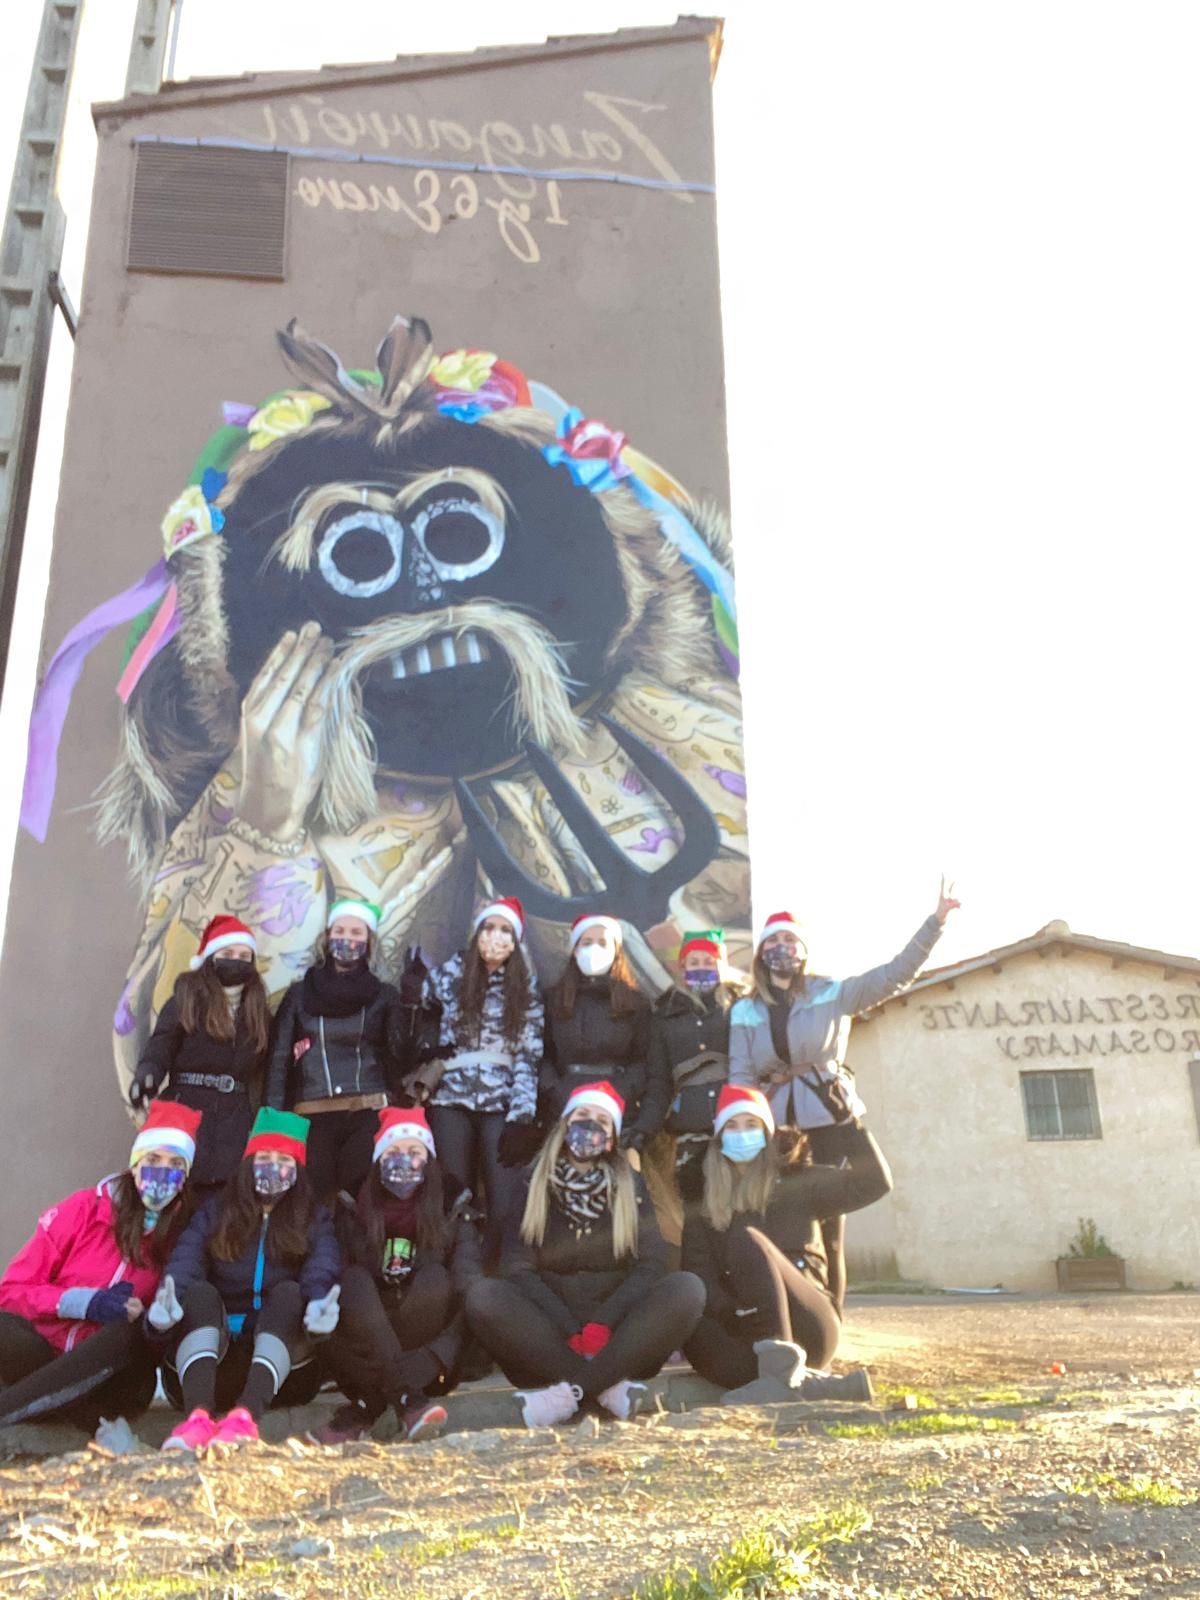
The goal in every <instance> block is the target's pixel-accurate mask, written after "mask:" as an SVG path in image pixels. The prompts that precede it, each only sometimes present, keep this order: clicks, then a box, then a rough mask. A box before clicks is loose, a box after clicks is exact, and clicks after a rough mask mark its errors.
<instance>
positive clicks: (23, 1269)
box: [0, 1100, 200, 1431]
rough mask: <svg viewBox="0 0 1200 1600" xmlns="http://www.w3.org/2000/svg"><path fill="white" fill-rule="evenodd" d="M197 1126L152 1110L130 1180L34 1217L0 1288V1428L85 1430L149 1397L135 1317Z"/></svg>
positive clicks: (160, 1104)
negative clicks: (73, 1426) (49, 1420)
mask: <svg viewBox="0 0 1200 1600" xmlns="http://www.w3.org/2000/svg"><path fill="white" fill-rule="evenodd" d="M199 1126H200V1112H199V1111H193V1110H190V1109H189V1108H188V1107H187V1106H180V1105H175V1104H174V1103H173V1102H171V1101H169V1100H156V1101H155V1102H154V1104H153V1105H152V1106H151V1107H150V1113H149V1115H148V1116H147V1118H146V1121H145V1124H144V1126H143V1128H142V1130H141V1132H140V1133H139V1134H138V1136H137V1138H136V1139H134V1141H133V1150H132V1152H131V1154H130V1158H129V1168H128V1170H127V1171H125V1172H122V1173H120V1174H119V1175H118V1176H117V1177H113V1178H105V1179H104V1180H103V1181H102V1182H100V1183H98V1184H97V1185H96V1187H95V1188H94V1189H80V1190H79V1191H78V1193H76V1194H73V1195H70V1196H69V1197H68V1198H67V1199H66V1200H63V1201H62V1202H61V1203H60V1204H59V1205H56V1206H51V1207H50V1209H49V1210H48V1211H46V1212H44V1213H43V1215H42V1216H41V1217H40V1218H39V1219H38V1226H37V1232H36V1233H35V1234H34V1236H33V1238H32V1239H30V1241H29V1243H28V1244H27V1245H25V1246H24V1248H23V1249H22V1250H20V1251H18V1253H17V1255H16V1256H15V1257H14V1258H13V1260H12V1262H11V1263H10V1264H9V1266H8V1269H7V1270H6V1272H5V1274H4V1277H3V1280H0V1381H2V1382H3V1384H4V1387H3V1389H0V1426H4V1425H7V1424H9V1423H14V1422H28V1421H32V1420H38V1421H40V1420H42V1419H43V1418H45V1417H49V1416H53V1415H55V1414H56V1413H58V1414H61V1415H62V1416H63V1417H65V1418H66V1419H67V1420H69V1421H73V1422H78V1423H80V1424H81V1425H82V1426H84V1427H86V1428H88V1430H89V1431H90V1430H91V1429H93V1428H94V1427H95V1426H96V1423H97V1422H98V1420H99V1418H100V1416H101V1414H102V1413H105V1414H107V1415H109V1416H111V1417H116V1416H122V1415H123V1416H127V1417H128V1416H134V1415H136V1414H137V1413H138V1412H140V1411H144V1410H145V1409H146V1407H147V1406H148V1405H149V1404H150V1401H151V1400H152V1399H153V1398H154V1368H155V1365H156V1356H155V1354H154V1351H153V1348H152V1347H151V1346H150V1345H148V1344H147V1341H146V1338H145V1335H144V1331H143V1324H142V1313H143V1311H144V1309H145V1307H146V1306H148V1305H149V1303H150V1301H151V1300H153V1298H154V1295H155V1291H156V1290H157V1289H158V1285H159V1278H160V1275H161V1273H162V1270H163V1263H164V1262H165V1261H166V1259H167V1256H168V1255H169V1254H170V1252H171V1247H172V1245H173V1244H174V1242H175V1240H176V1239H177V1238H178V1237H179V1232H180V1229H181V1228H182V1227H183V1225H184V1223H185V1222H186V1221H187V1218H188V1214H189V1208H190V1204H191V1197H190V1195H189V1193H188V1189H187V1176H188V1171H189V1168H190V1167H191V1164H192V1161H193V1159H194V1158H195V1154H196V1134H197V1130H198V1129H199Z"/></svg>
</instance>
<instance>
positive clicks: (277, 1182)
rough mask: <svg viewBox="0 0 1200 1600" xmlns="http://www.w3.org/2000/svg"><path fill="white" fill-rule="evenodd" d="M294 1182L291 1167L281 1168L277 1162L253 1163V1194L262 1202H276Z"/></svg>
mask: <svg viewBox="0 0 1200 1600" xmlns="http://www.w3.org/2000/svg"><path fill="white" fill-rule="evenodd" d="M295 1182H296V1172H295V1169H294V1168H293V1167H281V1166H280V1165H279V1163H278V1162H277V1161H263V1162H261V1163H259V1162H257V1161H256V1162H255V1163H254V1192H255V1194H257V1195H261V1196H262V1198H263V1199H264V1200H276V1199H278V1197H279V1196H280V1195H281V1194H286V1193H287V1192H288V1190H289V1189H290V1188H291V1187H292V1186H293V1184H294V1183H295Z"/></svg>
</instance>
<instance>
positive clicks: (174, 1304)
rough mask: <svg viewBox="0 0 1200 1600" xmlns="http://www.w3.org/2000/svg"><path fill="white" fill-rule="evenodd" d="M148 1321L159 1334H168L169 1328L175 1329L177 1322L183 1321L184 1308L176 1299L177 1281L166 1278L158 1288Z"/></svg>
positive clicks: (147, 1316) (147, 1315) (147, 1317)
mask: <svg viewBox="0 0 1200 1600" xmlns="http://www.w3.org/2000/svg"><path fill="white" fill-rule="evenodd" d="M146 1321H147V1322H148V1323H149V1324H150V1326H151V1327H152V1328H157V1329H158V1331H159V1333H166V1331H167V1329H168V1328H173V1327H174V1326H175V1324H176V1323H177V1322H182V1321H183V1307H182V1306H181V1305H180V1304H179V1301H178V1300H177V1299H176V1298H175V1280H174V1278H172V1277H169V1276H168V1277H166V1278H164V1279H163V1281H162V1282H161V1283H160V1284H159V1286H158V1293H157V1294H156V1295H155V1296H154V1301H153V1303H152V1304H151V1307H150V1309H149V1311H147V1313H146Z"/></svg>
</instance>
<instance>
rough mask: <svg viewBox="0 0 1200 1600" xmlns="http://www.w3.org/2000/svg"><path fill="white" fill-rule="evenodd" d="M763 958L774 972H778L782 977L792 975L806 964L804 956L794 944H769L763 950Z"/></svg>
mask: <svg viewBox="0 0 1200 1600" xmlns="http://www.w3.org/2000/svg"><path fill="white" fill-rule="evenodd" d="M763 960H764V961H765V962H766V963H767V966H768V968H769V969H770V970H771V971H772V972H778V973H779V974H780V976H781V977H790V976H792V975H793V974H794V973H797V972H799V971H800V968H801V967H802V966H803V965H804V957H803V956H802V955H801V954H800V952H799V950H798V949H797V948H796V946H795V945H792V944H773V945H769V946H768V947H767V949H765V950H764V951H763Z"/></svg>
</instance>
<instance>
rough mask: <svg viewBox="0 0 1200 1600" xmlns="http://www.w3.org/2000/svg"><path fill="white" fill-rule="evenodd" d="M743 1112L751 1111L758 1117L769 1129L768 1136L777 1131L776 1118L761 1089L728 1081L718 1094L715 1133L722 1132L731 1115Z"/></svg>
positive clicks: (750, 1112)
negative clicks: (749, 1087)
mask: <svg viewBox="0 0 1200 1600" xmlns="http://www.w3.org/2000/svg"><path fill="white" fill-rule="evenodd" d="M743 1112H749V1114H750V1115H751V1116H752V1117H757V1118H758V1120H759V1121H760V1122H761V1123H762V1125H763V1127H764V1128H765V1129H766V1130H767V1136H768V1137H770V1135H771V1134H773V1133H774V1132H775V1118H774V1117H773V1116H772V1115H771V1107H770V1105H769V1104H768V1103H767V1097H766V1095H765V1094H763V1093H762V1092H761V1090H759V1089H748V1088H746V1087H744V1086H743V1085H742V1084H738V1083H727V1084H726V1085H725V1087H724V1088H723V1089H722V1090H721V1092H720V1094H719V1095H718V1096H717V1115H716V1119H715V1121H714V1122H713V1133H714V1134H718V1133H720V1131H721V1129H722V1128H723V1127H724V1126H725V1124H726V1123H727V1122H728V1121H729V1119H730V1117H736V1116H739V1115H741V1114H742V1113H743Z"/></svg>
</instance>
